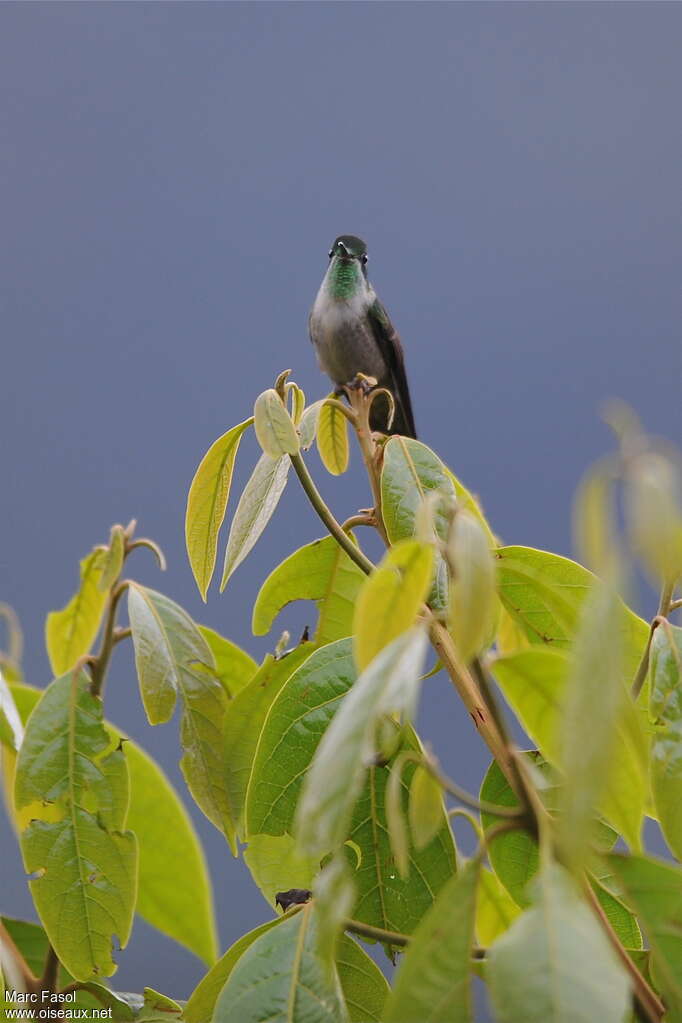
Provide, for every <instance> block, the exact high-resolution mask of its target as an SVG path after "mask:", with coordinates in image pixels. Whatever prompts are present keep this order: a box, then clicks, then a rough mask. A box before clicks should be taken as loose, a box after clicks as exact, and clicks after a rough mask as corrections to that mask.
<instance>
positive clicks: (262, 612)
mask: <svg viewBox="0 0 682 1023" xmlns="http://www.w3.org/2000/svg"><path fill="white" fill-rule="evenodd" d="M365 578H366V577H365V573H364V572H363V571H362V570H361V569H360V568H358V566H357V565H356V564H355V562H354V561H351V559H350V558H349V557H348V555H347V554H346V552H345V551H344V550H343V549H342V548H341V547H340V546H339V545H338V543H337V542H336V540H335V539H334V538H333V537H332V536H326V537H324V538H323V539H321V540H313V542H312V543H309V544H306V546H305V547H301V548H300V549H299V550H297V551H294V553H293V554H290V555H289V557H288V558H286V560H285V561H283V562H282V563H281V565H278V566H277V568H275V569H274V570H273V571H272V572H271V573H270V575H269V576H268V578H267V579H266V580H265V582H264V583H263V585H262V586H261V589H260V592H259V594H258V597H257V598H256V603H255V605H254V608H253V619H252V622H251V627H252V629H253V633H254V635H255V636H264V635H265V633H266V632H268V631H269V630H270V627H271V625H272V623H273V620H274V619H275V617H276V615H278V614H279V612H280V611H281V610H282V608H283V607H285V606H286V605H287V604H289V603H291V601H292V600H314V601H315V602H316V603H317V609H318V613H319V618H318V622H317V629H316V631H315V641H316V643H318V644H319V645H320V646H321V645H324V644H325V643H332V642H333V641H334V640H335V639H344V638H345V637H346V636H350V635H351V634H352V632H353V608H354V604H355V599H356V597H357V595H358V591H359V590H360V587H361V586H362V584H363V582H364V580H365Z"/></svg>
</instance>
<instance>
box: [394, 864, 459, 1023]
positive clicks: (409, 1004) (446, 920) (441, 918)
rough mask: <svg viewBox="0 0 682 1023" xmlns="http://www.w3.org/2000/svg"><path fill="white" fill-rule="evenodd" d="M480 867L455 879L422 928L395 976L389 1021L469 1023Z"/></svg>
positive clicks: (426, 918) (437, 900)
mask: <svg viewBox="0 0 682 1023" xmlns="http://www.w3.org/2000/svg"><path fill="white" fill-rule="evenodd" d="M478 871H479V863H478V861H476V860H473V861H471V862H470V863H467V865H466V866H465V867H464V869H463V870H462V871H461V872H460V873H459V875H458V876H457V877H453V878H451V879H450V880H449V881H448V883H447V884H446V885H445V886H444V888H442V890H441V891H440V893H439V895H438V898H437V899H436V901H435V903H434V904H433V906H432V907H431V909H430V910H429V911H428V912H427V913H426V915H425V916H424V919H423V920H422V921H421V923H420V924H419V926H418V927H417V929H416V931H415V932H414V935H413V937H412V941H411V942H410V945H409V948H408V950H407V953H406V955H405V957H404V959H403V960H402V961H401V963H400V966H399V968H398V973H397V975H396V979H395V984H394V987H393V991H392V992H391V994H390V995H389V998H388V1001H387V1003H386V1007H385V1010H384V1023H443V1021H444V1020H447V1021H448V1023H467V1021H469V1020H471V1019H472V1016H471V991H470V980H469V958H470V955H471V946H472V944H473V940H474V911H475V906H476V882H477V878H478Z"/></svg>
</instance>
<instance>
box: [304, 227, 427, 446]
mask: <svg viewBox="0 0 682 1023" xmlns="http://www.w3.org/2000/svg"><path fill="white" fill-rule="evenodd" d="M308 326H309V330H310V340H311V341H312V343H313V345H314V346H315V351H316V352H317V361H318V362H319V364H320V368H321V369H322V370H323V371H324V372H325V373H326V374H327V375H328V376H329V377H331V379H332V380H333V381H334V383H335V384H336V386H337V388H343V387H345V386H349V385H352V384H353V383H354V381H355V380H356V378H357V376H358V374H361V375H362V376H365V377H374V378H375V380H376V381H377V386H378V387H384V388H386V390H388V391H390V392H391V394H392V395H393V400H394V402H395V415H394V417H393V422H392V424H391V426H390V427H389V426H388V417H389V401H388V399H387V398H386V397H385V396H382V395H379V396H377V398H376V399H375V401H374V402H373V404H372V409H371V416H370V425H371V427H372V429H373V430H380V431H381V432H382V433H399V434H402V435H403V436H404V437H416V436H417V432H416V430H415V426H414V416H413V415H412V404H411V402H410V391H409V388H408V386H407V377H406V375H405V359H404V356H403V346H402V344H401V343H400V338H399V336H398V332H397V331H396V329H395V327H394V326H393V324H392V323H391V320H390V317H389V315H388V313H387V312H386V310H385V309H384V307H383V305H382V304H381V302H380V301H379V299H378V298H377V296H376V292H375V291H374V288H373V287H372V285H371V284H370V283H369V281H368V280H367V246H366V245H365V243H364V242H363V241H362V239H361V238H357V237H356V236H355V235H352V234H342V235H339V237H338V238H337V239H336V240H335V242H334V244H333V245H332V247H331V249H330V250H329V267H328V269H327V272H326V274H325V275H324V279H323V281H322V284H321V285H320V290H319V291H318V293H317V298H316V299H315V304H314V305H313V308H312V310H311V312H310V319H309V322H308Z"/></svg>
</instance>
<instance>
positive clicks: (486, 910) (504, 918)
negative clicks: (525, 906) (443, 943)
mask: <svg viewBox="0 0 682 1023" xmlns="http://www.w3.org/2000/svg"><path fill="white" fill-rule="evenodd" d="M520 912H521V910H520V909H519V907H518V906H517V905H516V903H515V902H514V900H513V899H512V897H511V895H510V894H509V892H508V891H507V889H506V888H505V887H504V886H503V885H501V884H500V882H499V881H498V879H497V877H496V875H495V874H493V873H492V871H490V870H488V869H487V867H483V868H482V870H481V873H480V875H479V878H478V898H477V900H476V934H477V935H478V940H479V942H480V943H481V945H483V946H485V947H487V946H488V945H492V943H493V942H494V941H495V939H496V938H499V936H500V934H504V932H505V931H506V930H508V928H509V927H510V925H511V924H512V923H513V921H514V920H515V919H516V917H517V916H518V915H519V913H520Z"/></svg>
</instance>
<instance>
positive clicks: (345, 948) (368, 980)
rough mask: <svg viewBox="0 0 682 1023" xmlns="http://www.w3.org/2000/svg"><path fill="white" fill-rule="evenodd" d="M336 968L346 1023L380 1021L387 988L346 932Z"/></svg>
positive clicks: (384, 981) (380, 1022) (342, 938)
mask: <svg viewBox="0 0 682 1023" xmlns="http://www.w3.org/2000/svg"><path fill="white" fill-rule="evenodd" d="M336 969H337V971H338V974H339V981H340V983H341V990H342V991H343V997H344V1000H345V1002H346V1006H347V1008H348V1015H349V1017H350V1023H382V1021H383V1018H384V1016H383V1013H384V1004H385V1002H386V997H387V995H388V993H389V991H390V988H389V986H388V983H387V981H386V978H385V977H384V975H383V973H382V972H381V970H380V969H379V967H378V966H377V965H376V963H375V962H374V961H373V960H372V959H370V957H369V956H368V955H367V953H366V952H365V951H364V950H363V949H362V948H361V947H360V946H359V945H358V944H357V942H355V941H353V940H352V938H350V937H349V936H348V935H347V934H342V935H341V940H340V941H339V946H338V949H337V952H336ZM190 1023H191V1021H190Z"/></svg>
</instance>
